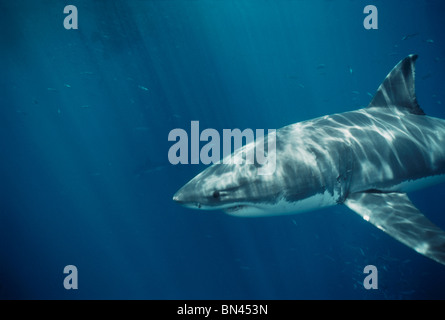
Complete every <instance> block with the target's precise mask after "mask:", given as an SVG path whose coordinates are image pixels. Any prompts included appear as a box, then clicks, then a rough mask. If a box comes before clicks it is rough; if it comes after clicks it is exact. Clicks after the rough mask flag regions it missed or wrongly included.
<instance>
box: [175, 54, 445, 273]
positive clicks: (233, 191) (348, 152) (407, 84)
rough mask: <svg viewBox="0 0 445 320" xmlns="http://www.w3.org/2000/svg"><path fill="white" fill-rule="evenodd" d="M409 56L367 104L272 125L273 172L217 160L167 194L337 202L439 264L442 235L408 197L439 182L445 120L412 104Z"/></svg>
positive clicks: (296, 205) (195, 204) (196, 204)
mask: <svg viewBox="0 0 445 320" xmlns="http://www.w3.org/2000/svg"><path fill="white" fill-rule="evenodd" d="M416 59H417V55H409V56H408V57H406V58H405V59H403V60H401V61H400V62H399V63H398V64H397V65H396V66H395V67H394V68H393V70H392V71H391V72H390V73H389V74H388V75H387V76H386V78H385V79H384V81H383V83H382V84H381V85H380V87H379V88H378V90H377V92H376V94H375V95H374V97H373V99H372V101H371V103H370V104H369V105H368V106H367V107H366V108H363V109H359V110H354V111H349V112H344V113H338V114H332V115H327V116H324V117H320V118H316V119H312V120H308V121H303V122H298V123H295V124H292V125H289V126H286V127H283V128H281V129H278V130H277V131H276V133H275V134H276V137H275V138H276V164H275V165H276V167H275V170H274V171H273V172H272V173H271V174H269V175H259V174H258V173H257V170H258V167H259V166H260V165H259V164H258V163H253V164H248V163H238V162H234V163H238V164H226V163H227V162H224V163H223V161H220V162H219V163H216V164H213V165H212V166H210V167H209V168H207V169H205V170H204V171H203V172H201V173H200V174H198V175H197V176H196V177H195V178H193V179H192V180H191V181H189V182H188V183H187V184H186V185H184V186H183V187H182V188H181V189H180V190H179V191H177V192H176V194H175V195H174V196H173V200H174V201H176V202H178V203H180V204H182V205H184V206H186V207H189V208H195V209H205V210H218V209H221V210H224V211H225V212H227V213H229V214H231V215H234V216H239V217H257V216H274V215H278V214H293V213H298V212H304V211H309V210H314V209H318V208H323V207H328V206H333V205H337V204H343V205H346V206H347V207H348V208H350V209H351V210H352V211H354V212H355V213H357V214H359V215H360V216H361V217H363V219H364V220H366V221H368V222H370V223H372V224H373V225H374V226H376V227H377V228H379V229H380V230H383V231H384V232H386V233H387V234H389V235H390V236H392V237H394V238H395V239H397V240H399V241H400V242H402V243H404V244H405V245H407V246H408V247H410V248H412V249H414V250H415V251H417V252H418V253H420V254H423V255H424V256H427V257H429V258H431V259H433V260H435V261H437V262H439V263H441V264H444V265H445V232H444V231H443V230H441V229H440V228H439V227H437V226H436V225H435V224H433V223H432V222H431V221H430V220H429V219H427V218H426V217H425V216H424V215H423V214H422V213H421V212H420V211H419V210H418V209H417V208H416V207H415V206H414V205H413V203H412V202H411V201H410V199H409V198H408V196H407V192H410V191H413V190H417V189H420V188H424V187H426V186H430V185H433V184H436V183H440V182H443V181H445V120H442V119H438V118H434V117H429V116H427V115H425V113H424V111H423V110H422V109H421V108H420V106H419V104H418V102H417V99H416V95H415V88H414V78H415V65H414V64H415V61H416ZM263 139H266V137H264V138H263ZM264 142H265V141H258V139H257V140H256V141H253V142H251V143H250V144H247V145H245V146H244V147H242V148H240V149H238V150H236V151H235V152H234V153H233V154H232V155H231V156H232V157H234V159H236V158H237V157H238V158H240V157H241V158H242V157H243V155H244V154H245V151H246V149H248V148H255V147H256V145H257V144H258V143H264ZM266 145H267V144H266Z"/></svg>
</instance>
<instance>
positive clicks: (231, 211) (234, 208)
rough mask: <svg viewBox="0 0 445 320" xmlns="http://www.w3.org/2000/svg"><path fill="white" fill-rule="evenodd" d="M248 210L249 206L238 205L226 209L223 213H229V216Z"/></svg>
mask: <svg viewBox="0 0 445 320" xmlns="http://www.w3.org/2000/svg"><path fill="white" fill-rule="evenodd" d="M247 208H249V206H247V205H242V204H241V205H236V206H233V207H227V208H224V209H223V211H224V212H226V213H229V214H231V213H232V214H233V213H236V212H237V211H240V210H242V209H247Z"/></svg>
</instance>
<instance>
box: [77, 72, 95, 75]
mask: <svg viewBox="0 0 445 320" xmlns="http://www.w3.org/2000/svg"><path fill="white" fill-rule="evenodd" d="M80 74H89V75H91V74H93V72H91V71H82V72H81V73H80Z"/></svg>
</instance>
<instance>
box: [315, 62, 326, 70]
mask: <svg viewBox="0 0 445 320" xmlns="http://www.w3.org/2000/svg"><path fill="white" fill-rule="evenodd" d="M324 68H326V65H325V64H324V63H320V64H319V65H318V66H317V69H324Z"/></svg>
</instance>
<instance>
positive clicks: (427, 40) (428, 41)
mask: <svg viewBox="0 0 445 320" xmlns="http://www.w3.org/2000/svg"><path fill="white" fill-rule="evenodd" d="M425 42H427V43H434V40H433V39H426V40H425Z"/></svg>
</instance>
